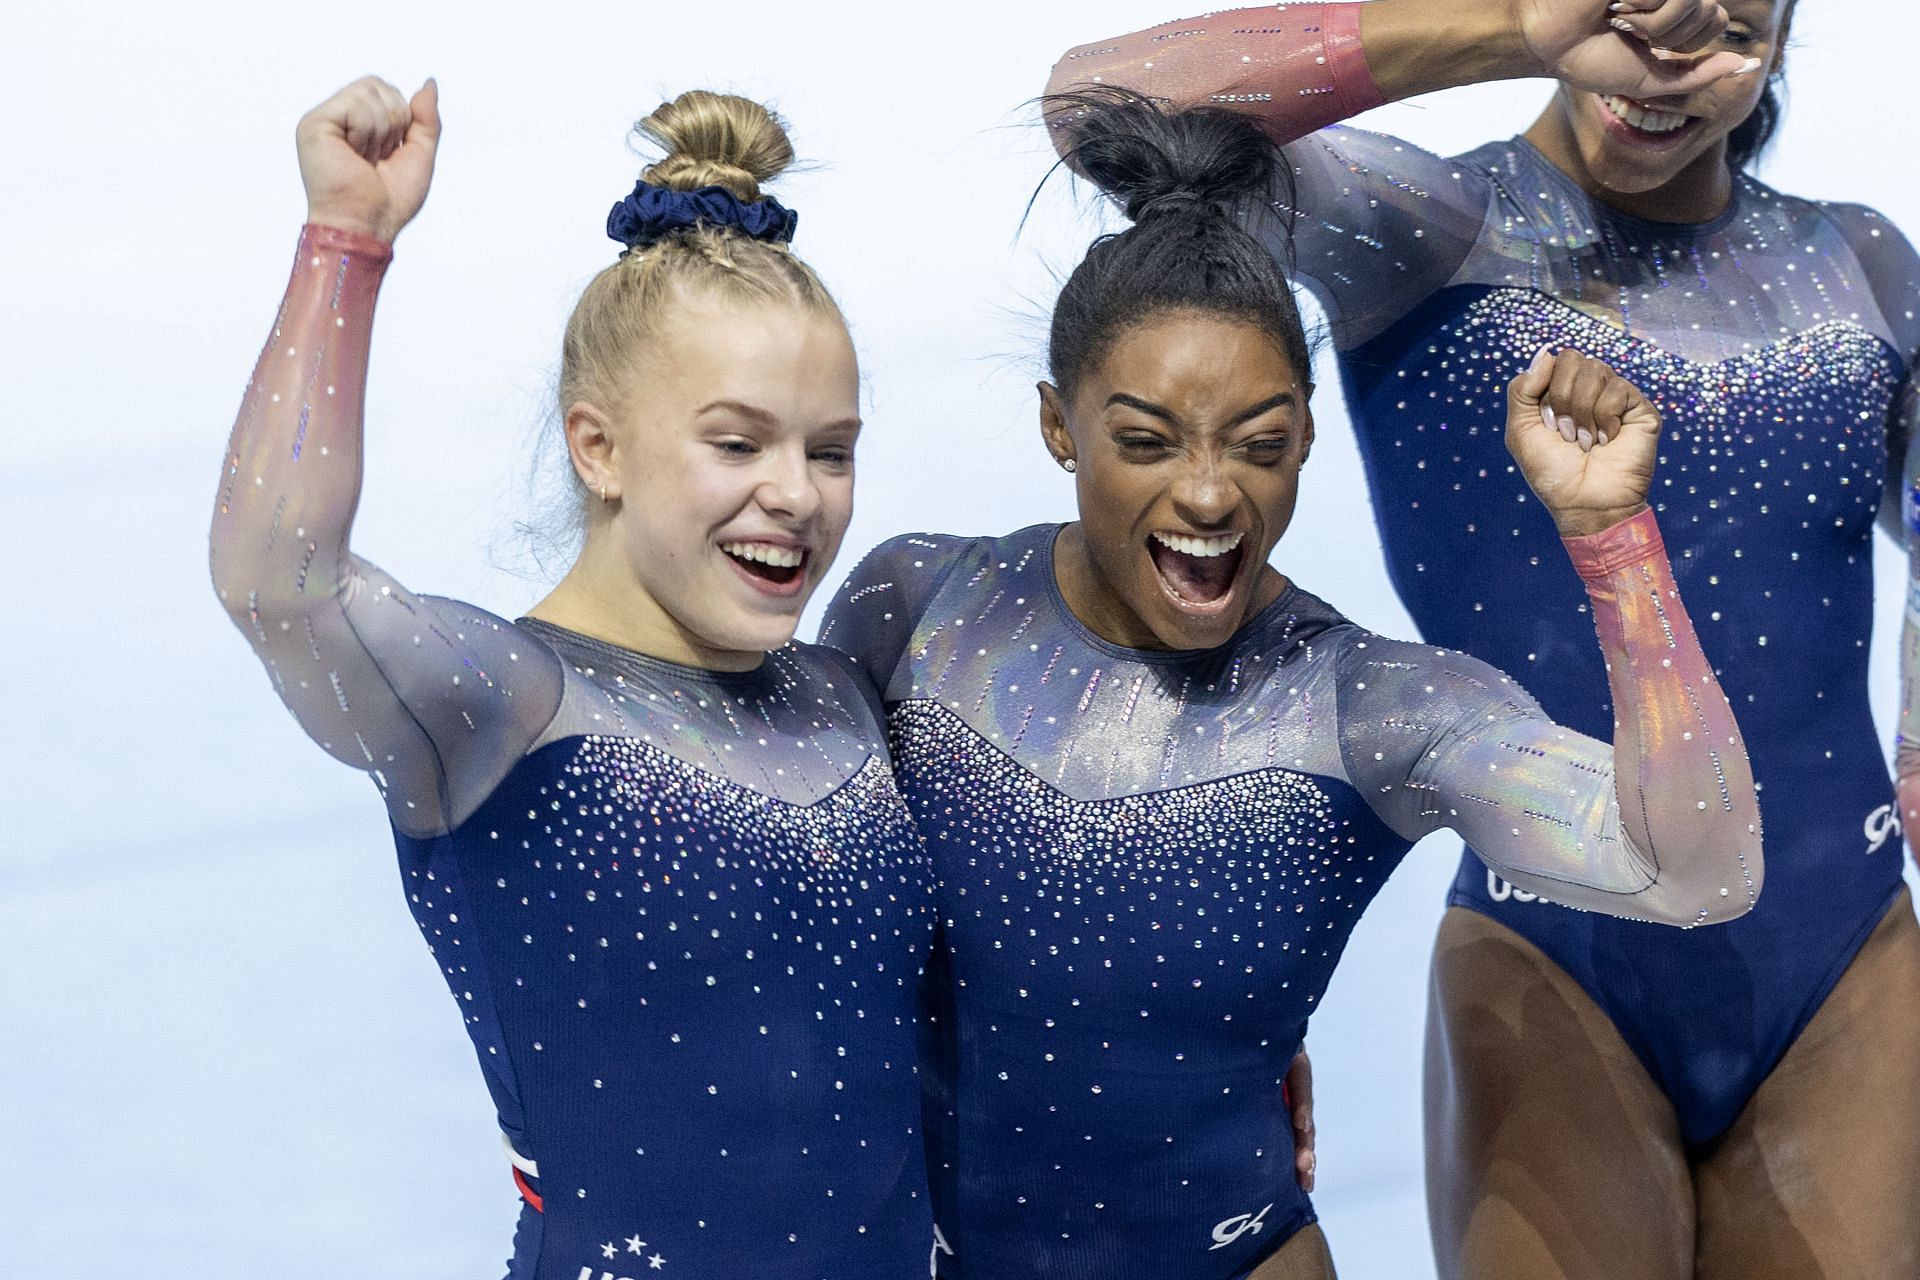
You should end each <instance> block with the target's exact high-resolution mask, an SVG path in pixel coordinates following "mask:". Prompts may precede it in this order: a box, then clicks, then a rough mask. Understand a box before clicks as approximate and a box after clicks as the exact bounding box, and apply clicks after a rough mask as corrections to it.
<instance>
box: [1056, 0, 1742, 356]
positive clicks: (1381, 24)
mask: <svg viewBox="0 0 1920 1280" xmlns="http://www.w3.org/2000/svg"><path fill="white" fill-rule="evenodd" d="M1647 8H1648V9H1649V12H1645V13H1627V14H1614V13H1611V12H1609V11H1608V10H1607V9H1606V8H1605V6H1604V5H1602V4H1600V3H1597V2H1596V0H1462V2H1461V3H1457V4H1436V3H1433V0H1369V2H1368V3H1363V4H1293V5H1279V6H1269V7H1262V8H1257V9H1234V10H1228V11H1224V12H1219V13H1212V14H1206V15H1203V16H1201V17H1198V18H1193V19H1189V20H1187V21H1183V22H1170V23H1167V24H1165V25H1163V26H1159V27H1152V28H1149V29H1148V30H1145V31H1140V32H1136V33H1134V34H1131V35H1124V36H1119V37H1117V38H1114V39H1110V40H1101V41H1096V42H1094V43H1092V44H1086V45H1081V46H1079V47H1078V48H1075V49H1072V50H1069V51H1068V52H1067V54H1066V55H1065V56H1064V57H1062V58H1061V59H1060V61H1059V62H1058V63H1057V64H1056V65H1055V67H1054V69H1053V76H1052V78H1051V79H1050V80H1049V82H1048V84H1047V93H1048V95H1049V97H1050V98H1051V99H1052V101H1051V103H1050V105H1049V107H1048V110H1047V122H1048V128H1049V131H1050V133H1051V134H1052V137H1053V140H1054V145H1055V146H1056V148H1058V149H1059V150H1060V151H1061V153H1062V155H1068V154H1069V153H1070V151H1071V147H1072V139H1073V128H1074V122H1075V120H1076V119H1077V118H1078V114H1079V111H1078V108H1077V107H1076V106H1075V105H1073V101H1074V100H1073V98H1072V95H1073V94H1075V93H1076V92H1079V91H1084V90H1087V89H1089V88H1097V87H1113V88H1122V89H1131V90H1134V91H1136V92H1139V93H1144V94H1146V95H1148V96H1150V97H1154V98H1157V99H1161V100H1163V101H1166V102H1168V103H1170V104H1171V105H1173V106H1175V107H1182V108H1184V107H1198V106H1214V107H1225V108H1228V109H1230V110H1234V111H1239V112H1242V113H1245V114H1246V115H1248V116H1250V117H1252V118H1254V119H1255V120H1257V121H1258V122H1259V123H1260V124H1261V125H1262V126H1263V127H1264V128H1265V129H1266V130H1267V132H1268V133H1269V134H1270V135H1271V136H1272V137H1273V138H1274V140H1275V141H1276V142H1278V143H1280V144H1282V145H1283V146H1285V149H1286V155H1287V158H1288V160H1289V161H1290V162H1291V168H1292V170H1293V185H1294V190H1293V191H1292V192H1291V193H1288V192H1285V191H1282V192H1277V193H1276V199H1275V207H1276V209H1277V210H1278V211H1279V212H1280V213H1282V214H1283V215H1285V217H1286V221H1287V222H1288V223H1290V224H1291V225H1290V226H1285V227H1284V228H1283V227H1281V226H1276V225H1264V226H1263V225H1256V226H1255V227H1253V228H1252V229H1253V230H1255V231H1256V232H1258V233H1260V234H1262V235H1263V236H1264V237H1266V238H1269V239H1271V240H1272V241H1273V248H1274V251H1275V253H1276V255H1277V256H1279V257H1280V258H1281V259H1282V261H1287V262H1289V263H1290V265H1291V266H1292V267H1293V268H1294V270H1295V271H1296V272H1297V273H1298V274H1299V275H1300V276H1301V277H1303V278H1304V280H1305V281H1306V282H1307V283H1309V284H1311V285H1312V286H1313V287H1314V292H1315V294H1316V295H1317V296H1318V298H1319V300H1320V302H1321V304H1322V305H1323V306H1324V307H1325V308H1326V310H1327V312H1328V316H1329V318H1330V320H1331V321H1332V323H1333V327H1334V337H1335V341H1336V343H1337V344H1338V345H1339V346H1340V347H1342V348H1350V347H1352V346H1355V345H1358V344H1359V343H1360V342H1363V341H1365V340H1366V339H1367V338H1369V337H1372V336H1374V335H1375V334H1377V333H1379V332H1380V331H1381V330H1383V329H1385V328H1386V327H1387V326H1388V325H1389V324H1391V323H1392V322H1393V321H1394V320H1395V319H1397V318H1398V317H1399V316H1400V315H1401V314H1404V312H1405V311H1406V310H1408V309H1410V308H1411V307H1413V306H1415V305H1417V304H1418V303H1419V302H1420V301H1421V300H1422V299H1423V298H1425V297H1426V296H1427V295H1429V294H1430V293H1432V292H1433V291H1434V290H1436V289H1438V288H1440V287H1441V286H1443V285H1444V284H1445V283H1446V282H1447V280H1448V279H1449V278H1450V277H1451V276H1452V274H1453V272H1454V271H1455V270H1456V269H1457V268H1458V267H1459V265H1460V263H1461V262H1462V261H1464V260H1465V258H1466V255H1467V253H1468V251H1469V250H1470V249H1471V248H1472V247H1473V244H1474V242H1475V240H1476V239H1477V238H1478V236H1479V234H1480V229H1481V223H1482V221H1483V219H1484V218H1485V216H1486V212H1487V200H1488V195H1489V192H1488V189H1487V185H1486V183H1485V181H1484V180H1483V179H1482V178H1481V177H1480V176H1479V175H1477V174H1474V173H1471V172H1465V171H1463V170H1462V169H1461V167H1460V166H1458V165H1456V164H1455V163H1453V162H1452V161H1451V160H1448V159H1445V158H1444V157H1441V156H1437V155H1434V154H1432V153H1430V152H1427V151H1424V150H1422V149H1420V148H1419V147H1415V146H1412V145H1410V144H1408V143H1405V142H1402V141H1400V140H1399V139H1397V138H1391V137H1387V136H1385V135H1382V134H1376V133H1368V132H1366V131H1364V130H1359V129H1353V128H1337V129H1333V128H1328V126H1330V125H1334V124H1337V123H1338V122H1340V121H1343V120H1346V119H1349V118H1350V117H1352V116H1355V115H1358V114H1360V113H1361V112H1363V111H1366V110H1368V109H1370V108H1372V107H1377V106H1379V105H1381V104H1382V103H1385V102H1392V101H1397V100H1399V99H1401V98H1408V97H1413V96H1415V95H1418V94H1422V93H1429V92H1433V91H1435V90H1439V89H1446V88H1452V87H1454V86H1457V85H1464V84H1474V83H1480V82H1484V81H1491V80H1505V79H1514V78H1518V77H1524V76H1552V77H1555V78H1558V79H1562V80H1566V81H1568V82H1569V83H1572V84H1574V85H1576V86H1579V87H1582V88H1590V89H1594V90H1595V91H1598V92H1614V93H1626V94H1628V95H1629V96H1643V97H1645V96H1654V95H1657V94H1663V93H1679V92H1690V91H1691V90H1692V89H1694V88H1696V87H1699V86H1701V85H1705V84H1710V83H1712V82H1714V81H1716V80H1718V79H1720V78H1722V77H1723V76H1726V75H1728V74H1731V73H1733V72H1735V71H1737V70H1739V69H1741V68H1742V67H1743V66H1744V60H1743V59H1742V58H1740V57H1739V56H1738V55H1736V54H1732V53H1724V52H1723V53H1714V54H1711V55H1709V56H1706V57H1704V58H1700V59H1698V60H1694V59H1692V58H1686V57H1683V58H1679V59H1672V60H1665V59H1658V58H1655V57H1654V56H1653V55H1652V53H1651V48H1652V45H1653V42H1654V41H1655V40H1656V39H1657V40H1658V41H1660V42H1661V43H1663V44H1665V45H1669V46H1671V47H1673V48H1675V49H1679V50H1695V49H1699V48H1702V47H1704V46H1705V45H1706V44H1707V43H1709V42H1710V41H1711V40H1713V39H1716V38H1717V37H1718V35H1719V33H1720V31H1721V30H1722V29H1723V28H1724V27H1725V24H1726V14H1725V12H1724V11H1723V10H1721V9H1720V8H1719V7H1718V5H1717V4H1715V3H1713V0H1665V2H1664V3H1657V7H1656V0H1647ZM1609 21H1624V22H1627V23H1628V24H1629V25H1631V26H1634V27H1635V29H1636V32H1637V33H1638V34H1635V35H1632V36H1629V35H1627V34H1626V33H1623V32H1621V31H1618V30H1616V29H1615V28H1613V27H1611V26H1609V25H1608V23H1609ZM1262 221H1263V222H1264V221H1265V220H1262Z"/></svg>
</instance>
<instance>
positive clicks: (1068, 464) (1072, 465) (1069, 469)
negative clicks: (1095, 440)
mask: <svg viewBox="0 0 1920 1280" xmlns="http://www.w3.org/2000/svg"><path fill="white" fill-rule="evenodd" d="M1060 469H1061V470H1062V471H1064V472H1066V473H1067V474H1068V475H1072V474H1073V473H1074V472H1076V471H1078V470H1079V469H1080V465H1079V464H1078V463H1076V462H1075V461H1074V460H1073V459H1072V458H1062V459H1060Z"/></svg>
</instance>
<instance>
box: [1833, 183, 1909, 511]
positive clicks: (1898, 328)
mask: <svg viewBox="0 0 1920 1280" xmlns="http://www.w3.org/2000/svg"><path fill="white" fill-rule="evenodd" d="M1822 208H1823V209H1824V210H1825V211H1826V214H1827V216H1828V217H1830V218H1832V219H1833V220H1834V222H1835V223H1836V224H1837V225H1838V226H1839V228H1840V231H1841V234H1842V235H1844V236H1845V237H1846V241H1847V246H1848V247H1849V248H1851V249H1852V250H1853V254H1854V257H1855V258H1856V259H1857V260H1858V261H1859V264H1860V270H1861V271H1863V272H1864V273H1865V274H1866V277H1867V278H1866V280H1865V281H1864V282H1848V283H1852V284H1855V285H1856V287H1857V286H1858V284H1860V283H1864V284H1865V286H1866V289H1867V290H1868V291H1870V292H1871V294H1872V297H1873V301H1874V305H1876V306H1878V307H1879V308H1880V315H1881V317H1882V319H1884V320H1885V321H1886V331H1887V333H1888V334H1890V335H1891V336H1892V339H1893V344H1894V346H1895V347H1897V348H1898V349H1899V350H1898V354H1899V356H1900V360H1901V363H1902V365H1903V366H1904V367H1905V370H1906V376H1905V378H1904V379H1903V380H1902V382H1901V384H1900V389H1899V391H1898V392H1896V393H1895V395H1894V400H1893V407H1892V408H1891V410H1890V411H1889V412H1888V414H1887V486H1886V494H1885V500H1884V501H1883V502H1882V503H1881V505H1880V526H1881V528H1883V529H1885V530H1886V531H1887V533H1888V535H1889V536H1891V537H1893V538H1895V539H1897V540H1898V541H1900V542H1901V543H1902V545H1904V544H1905V542H1906V539H1907V531H1906V522H1905V520H1904V517H1903V511H1904V508H1903V502H1902V493H1903V491H1904V490H1905V488H1906V485H1905V484H1903V483H1902V480H1903V477H1904V476H1905V475H1906V474H1907V470H1908V460H1907V450H1908V446H1909V444H1910V442H1911V441H1912V440H1913V434H1914V424H1915V421H1916V420H1917V419H1920V379H1916V378H1915V375H1914V370H1915V367H1916V365H1920V310H1916V308H1920V254H1916V253H1915V252H1914V250H1913V245H1912V244H1911V243H1910V242H1909V241H1908V240H1907V238H1906V236H1904V235H1902V234H1901V232H1900V228H1898V227H1896V226H1894V225H1893V223H1891V222H1889V221H1887V219H1886V218H1884V217H1882V216H1881V214H1880V212H1879V211H1878V210H1877V209H1870V208H1868V207H1867V206H1866V205H1861V204H1829V205H1823V206H1822Z"/></svg>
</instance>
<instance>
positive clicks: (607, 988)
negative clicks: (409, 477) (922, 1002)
mask: <svg viewBox="0 0 1920 1280" xmlns="http://www.w3.org/2000/svg"><path fill="white" fill-rule="evenodd" d="M386 260H387V252H386V249H385V246H383V245H380V244H378V243H375V242H371V241H366V240H362V239H360V238H358V237H353V236H349V235H346V234H345V233H342V232H337V231H333V230H330V229H328V228H324V227H312V228H309V229H308V231H307V233H306V235H305V236H304V237H303V239H302V242H301V248H300V256H299V259H298V260H297V262H296V264H295V267H294V273H293V281H292V283H291V284H290V286H289V288H288V292H287V298H286V301H285V303H284V304H283V307H282V311H281V315H280V319H279V321H278V323H277V324H276V325H275V328H274V332H273V336H272V338H271V340H270V341H269V342H268V344H267V348H266V351H265V352H264V353H263V355H262V356H261V362H260V365H259V367H258V369H257V370H256V372H255V376H254V380H253V383H252V385H251V387H250V389H249V391H248V394H247V400H246V403H245V405H244V406H243V408H242V410H241V414H240V419H239V422H238V424H237V425H236V427H235V430H234V436H233V443H232V446H231V448H230V451H229V454H228V460H227V469H226V474H225V475H224V476H223V478H222V483H221V487H220V494H219V498H218V503H217V508H216V512H215V516H214V525H213V575H214V581H215V584H216V586H217V587H218V589H219V591H220V594H221V596H222V598H223V599H224V601H225V603H226V604H227V606H228V608H229V610H230V611H231V612H232V613H233V615H234V618H235V620H236V621H237V622H238V623H239V624H240V626H241V629H242V631H243V632H244V633H245V634H246V636H247V638H248V640H249V641H250V642H251V643H252V645H253V647H254V649H255V651H256V652H257V653H258V655H259V656H260V658H261V659H262V661H263V662H264V663H265V664H266V666H267V669H268V671H269V672H270V674H271V675H272V678H273V681H274V684H275V687H276V689H277V690H278V692H279V693H280V695H281V697H282V698H283V699H284V700H285V702H286V703H287V706H288V708H289V709H290V710H291V711H292V712H293V713H294V715H295V716H296V717H297V718H298V720H299V721H300V724H301V727H302V728H304V729H305V730H306V731H307V732H308V733H309V734H310V735H312V736H313V737H314V739H315V740H316V741H318V742H319V743H320V744H321V745H322V746H323V747H325V748H326V749H327V750H328V751H329V752H331V753H332V754H333V755H334V756H336V757H337V758H339V759H341V760H343V761H345V762H347V763H349V764H352V765H355V766H356V767H358V768H361V769H364V770H366V771H367V772H368V773H370V774H371V775H372V776H373V778H374V780H375V782H376V783H377V784H378V785H379V786H380V788H381V791H382V794H383V795H384V796H385V797H386V802H387V808H388V813H389V816H390V818H391V820H392V823H393V828H394V837H395V843H396V845H397V846H398V849H399V855H400V870H401V877H402V882H403V884H404V886H405V889H406V894H407V902H408V905H409V907H410V908H411V909H412V911H413V915H414V918H415V920H416V921H417V922H418V924H419V927H420V931H421V933H422V934H423V935H424V936H425V938H426V940H427V942H428V945H429V946H430V947H431V948H432V951H433V955H434V958H435V962H436V963H437V964H438V965H439V967H440V970H441V972H442V974H443V975H444V976H445V978H446V981H447V985H448V988H449V989H450V990H451V991H452V993H453V996H454V1000H455V1003H456V1004H457V1005H458V1006H459V1008H460V1012H461V1015H462V1017H463V1019H464V1021H465V1023H466V1028H467V1032H468V1035H469V1036H470V1037H471V1039H472V1041H473V1046H474V1049H475V1051H476V1053H477V1054H478V1056H479V1059H480V1065H481V1068H482V1070H483V1071H484V1072H485V1075H486V1081H487V1086H488V1088H489V1089H490V1091H491V1092H492V1095H493V1101H494V1104H495V1107H496V1109H497V1110H498V1113H499V1122H500V1126H501V1128H502V1130H503V1131H504V1132H505V1134H506V1138H507V1141H508V1144H509V1152H508V1156H509V1159H511V1161H512V1162H513V1165H514V1168H515V1173H516V1177H517V1180H518V1181H519V1183H520V1186H521V1188H522V1191H523V1192H524V1194H525V1198H526V1206H525V1208H524V1209H523V1210H522V1213H521V1223H520V1230H519V1234H518V1237H517V1239H516V1241H515V1247H514V1254H513V1261H512V1263H511V1269H510V1275H511V1276H512V1277H513V1280H619V1278H620V1277H641V1276H654V1275H665V1276H669V1277H671V1276H683V1277H698V1278H700V1280H707V1278H709V1277H734V1276H738V1277H746V1276H754V1277H780V1278H790V1280H849V1278H859V1280H902V1278H903V1277H912V1276H916V1275H919V1276H924V1275H926V1274H927V1267H928V1250H929V1249H930V1248H931V1242H932V1236H933V1227H932V1221H931V1214H930V1211H929V1207H928V1195H927V1189H926V1172H925V1161H924V1156H923V1143H922V1137H921V1133H920V1086H919V1082H918V1079H917V1077H916V1069H917V1068H916V1055H917V1045H916V1035H917V1031H916V1025H915V1016H914V1007H915V1005H914V1002H915V998H916V992H917V989H918V987H919V982H920V975H921V971H922V969H923V967H924V964H925V961H926V957H927V954H928V951H929V947H930V943H931V939H932V936H933V932H934V914H933V906H934V904H933V896H932V879H931V875H930V873H929V868H928V863H927V858H926V855H925V852H924V849H923V847H922V845H921V843H920V841H919V838H918V836H917V835H916V833H915V831H914V829H913V823H912V819H911V817H910V816H909V814H908V812H907V810H906V808H905V806H904V804H903V803H902V801H901V797H900V794H899V792H898V790H897V789H896V788H895V786H894V783H893V778H892V774H891V771H890V769H889V762H888V759H887V754H886V750H885V746H884V732H883V728H882V724H881V721H880V718H879V707H878V703H877V701H876V700H875V698H874V696H873V694H872V691H871V689H870V687H869V686H868V685H867V683H866V681H865V679H864V677H862V676H861V675H860V674H859V673H858V672H856V671H855V670H853V669H852V667H851V666H850V664H849V663H848V662H847V660H846V659H845V657H843V656H842V655H840V654H837V653H834V652H833V651H831V650H827V649H821V648H817V647H814V646H809V645H793V646H790V647H788V648H784V649H781V650H779V651H778V652H775V653H772V654H769V655H768V656H767V658H766V660H765V661H764V663H763V664H762V665H761V666H760V667H759V668H758V669H756V670H753V671H748V672H739V673H725V672H713V671H704V670H699V669H694V668H689V667H682V666H677V665H674V664H671V663H666V662H661V661H658V660H655V659H652V658H648V657H645V656H643V655H641V654H637V653H633V652H630V651H628V650H624V649H620V648H616V647H614V646H612V645H609V644H605V643H603V642H601V641H598V640H594V639H592V638H589V637H587V636H583V635H579V634H576V633H573V632H570V631H566V630H563V629H561V628H558V627H554V626H550V625H547V624H545V623H541V622H538V621H534V620H529V619H522V620H521V621H520V622H518V623H510V622H507V621H505V620H503V619H501V618H498V617H495V616H493V615H491V614H489V613H487V612H485V611H484V610H481V609H478V608H475V607H473V606H471V605H466V604H462V603H459V602H457V601H452V600H444V599H436V598H432V597H426V596H418V595H414V594H412V593H410V592H408V591H407V590H406V589H404V588H403V587H401V586H400V585H399V584H398V583H397V582H395V581H394V580H393V579H392V578H390V577H389V576H387V575H386V574H384V573H382V572H381V571H380V570H379V569H377V568H375V567H374V566H373V565H371V564H368V563H367V562H365V561H363V560H361V559H359V558H357V557H355V556H354V555H352V554H351V553H350V552H349V550H348V548H347V535H348V532H349V529H350V525H351V522H352V516H353V508H354V503H355V499H356V498H357V496H358V490H359V480H360V435H361V427H360V413H361V402H362V398H363V392H364V385H365V368H366V359H367V350H368V335H369V332H370V330H371V326H372V320H373V306H374V297H375V293H376V291H377V286H378V283H379V280H380V277H381V274H382V272H383V270H384V267H385V263H386Z"/></svg>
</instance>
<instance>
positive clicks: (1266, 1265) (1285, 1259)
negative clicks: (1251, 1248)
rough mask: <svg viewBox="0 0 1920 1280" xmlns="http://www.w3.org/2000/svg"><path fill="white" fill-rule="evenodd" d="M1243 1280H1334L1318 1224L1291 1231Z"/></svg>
mask: <svg viewBox="0 0 1920 1280" xmlns="http://www.w3.org/2000/svg"><path fill="white" fill-rule="evenodd" d="M1247 1280H1334V1274H1333V1255H1332V1254H1331V1253H1329V1252H1328V1251H1327V1238H1326V1237H1325V1236H1324V1235H1322V1234H1320V1228H1319V1226H1318V1224H1315V1223H1309V1224H1307V1225H1306V1226H1304V1227H1302V1228H1300V1230H1298V1231H1296V1232H1294V1233H1293V1236H1292V1238H1291V1239H1289V1240H1288V1241H1287V1242H1286V1243H1285V1244H1283V1245H1281V1246H1280V1251H1279V1252H1278V1253H1276V1254H1274V1255H1273V1256H1272V1257H1271V1258H1268V1259H1267V1260H1266V1261H1265V1262H1263V1263H1261V1264H1260V1266H1259V1268H1258V1269H1257V1270H1255V1271H1254V1273H1253V1274H1252V1275H1251V1276H1249V1277H1247Z"/></svg>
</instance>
